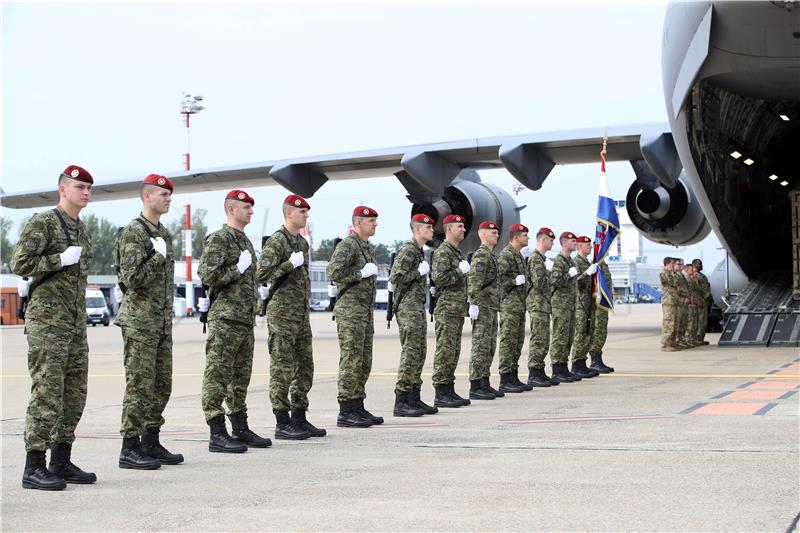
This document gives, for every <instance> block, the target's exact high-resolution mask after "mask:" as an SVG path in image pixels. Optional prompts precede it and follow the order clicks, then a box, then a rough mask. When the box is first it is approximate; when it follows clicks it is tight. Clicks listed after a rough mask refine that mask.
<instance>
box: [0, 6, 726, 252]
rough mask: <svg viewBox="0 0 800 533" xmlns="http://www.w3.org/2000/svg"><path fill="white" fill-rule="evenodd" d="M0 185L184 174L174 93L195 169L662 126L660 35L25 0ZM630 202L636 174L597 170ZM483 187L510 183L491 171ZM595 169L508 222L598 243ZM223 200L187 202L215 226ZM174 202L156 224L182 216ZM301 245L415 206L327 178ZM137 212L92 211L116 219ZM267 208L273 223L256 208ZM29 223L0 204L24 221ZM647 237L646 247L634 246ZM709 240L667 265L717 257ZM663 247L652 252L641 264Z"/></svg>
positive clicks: (12, 17)
mask: <svg viewBox="0 0 800 533" xmlns="http://www.w3.org/2000/svg"><path fill="white" fill-rule="evenodd" d="M2 10H3V52H2V54H3V114H2V116H3V118H2V121H3V144H2V148H3V154H2V160H3V162H2V172H3V175H2V187H3V188H4V189H5V190H6V191H8V192H20V191H26V190H32V189H43V188H50V187H53V186H54V185H55V181H56V179H57V176H58V174H59V172H60V171H61V170H62V169H63V168H64V167H66V166H67V165H68V164H71V163H75V164H79V165H82V166H85V167H86V168H87V169H88V170H89V171H90V172H91V173H92V174H93V176H94V177H95V180H96V182H102V181H109V180H118V179H120V178H137V177H139V178H140V177H143V176H144V175H146V174H148V173H150V172H159V173H167V172H172V171H178V170H181V166H182V159H181V154H183V153H184V152H185V151H186V137H185V129H184V127H183V124H182V122H181V117H180V115H179V113H178V108H179V105H178V104H179V102H180V99H181V94H182V92H183V91H186V92H189V93H191V94H202V95H203V96H204V97H205V101H204V104H205V105H206V107H207V109H206V110H204V111H202V112H201V113H200V114H198V115H196V116H195V117H194V119H193V121H192V128H191V132H192V145H191V154H192V167H193V169H202V168H208V167H217V166H225V165H237V164H244V163H249V162H258V161H268V160H274V159H286V158H291V157H295V156H308V155H316V154H328V153H338V152H349V151H354V150H362V149H370V148H381V147H387V146H400V145H407V144H419V143H427V142H439V141H449V140H455V139H463V138H470V137H489V136H495V135H509V134H520V133H532V132H541V131H553V130H564V129H572V128H585V127H594V126H600V127H602V126H605V125H619V124H632V123H641V122H658V121H666V112H665V107H664V99H663V95H662V89H661V68H660V39H661V31H662V24H663V16H664V11H665V4H664V3H662V2H654V3H637V4H632V3H625V4H623V3H617V4H599V3H588V4H576V3H563V2H559V3H557V4H555V3H553V4H546V3H536V4H526V3H521V2H513V3H508V4H504V5H502V4H499V3H497V2H492V3H491V4H488V3H486V4H483V3H475V2H472V3H468V4H456V3H438V4H437V3H429V2H426V3H424V4H423V3H421V2H417V3H411V4H399V3H394V4H387V3H382V4H379V5H364V4H353V3H351V4H338V3H333V2H326V3H307V2H300V3H298V2H293V3H292V4H291V5H288V4H268V3H242V4H236V5H230V4H228V3H225V4H223V3H218V4H213V3H203V4H196V5H192V4H169V5H159V4H152V3H142V4H118V3H114V4H110V3H108V4H102V3H90V4H71V3H59V4H30V3H24V4H23V3H13V2H4V3H3V5H2ZM608 172H609V178H610V184H611V189H612V191H613V192H614V193H615V194H616V195H617V196H620V197H622V196H624V194H625V192H626V191H627V188H628V186H629V184H630V183H631V181H632V180H633V179H634V175H633V172H632V170H631V169H630V166H629V165H628V164H627V163H617V164H612V165H609V167H608ZM482 176H483V179H484V180H486V181H490V182H493V183H496V184H497V185H499V186H501V187H504V188H506V189H509V190H510V189H511V186H512V184H513V178H512V177H511V176H510V175H509V174H508V173H507V172H505V171H490V172H483V173H482ZM597 176H598V173H597V165H580V166H571V167H557V168H556V169H555V170H554V171H553V172H552V174H551V175H550V177H549V178H548V179H547V181H546V182H545V184H544V186H543V187H542V189H541V190H539V191H537V192H532V191H528V190H525V191H523V192H521V193H520V194H519V195H518V196H517V197H516V200H517V203H518V204H527V206H528V207H527V208H526V209H525V210H524V211H523V212H522V221H523V223H525V224H527V225H528V226H531V227H539V226H543V225H547V226H550V227H552V228H553V229H555V230H556V231H563V230H567V229H568V230H571V231H574V232H576V233H579V234H589V235H591V234H592V233H593V229H594V216H595V209H596V205H597V196H596V191H597ZM225 192H226V191H219V192H213V193H203V194H193V195H192V196H191V203H192V205H193V207H194V208H195V209H196V208H199V207H203V208H207V209H208V210H209V216H208V217H207V219H206V222H207V223H208V225H209V227H210V228H211V229H215V228H217V227H219V226H220V225H221V224H222V223H223V222H224V214H223V212H222V207H221V204H222V201H221V198H222V197H223V195H224V193H225ZM248 192H250V193H251V194H252V195H253V196H254V197H255V198H256V201H257V203H256V214H255V216H254V218H253V222H252V223H251V225H250V226H249V227H248V229H247V232H248V234H250V235H251V236H252V237H253V238H254V239H255V238H256V237H257V236H260V235H261V229H262V226H265V227H266V229H267V231H269V232H271V231H272V230H274V229H276V228H277V227H278V226H279V225H280V223H281V222H282V220H281V218H280V209H279V207H280V202H281V200H282V198H283V197H284V196H285V195H286V194H287V191H285V190H284V189H282V188H280V187H277V186H273V187H263V188H257V189H249V190H248ZM186 198H187V197H186V195H178V196H176V201H174V202H173V208H172V211H171V212H170V213H169V214H168V215H167V217H166V221H169V220H172V219H174V218H176V217H178V216H179V214H180V212H181V211H182V205H183V204H184V203H185V201H186ZM310 201H311V205H312V210H311V215H312V216H311V219H310V222H311V225H312V230H313V232H314V240H315V241H317V242H319V240H321V239H324V238H330V237H334V236H337V235H343V234H344V232H345V231H346V228H347V224H348V221H349V213H350V211H351V209H352V207H353V206H355V205H357V204H358V203H365V204H368V205H370V206H373V207H374V208H376V209H377V210H378V211H379V213H380V214H381V216H380V218H379V228H378V234H377V235H376V237H375V240H376V242H385V243H391V242H392V241H394V240H395V239H405V238H407V236H408V226H407V220H408V216H409V211H410V204H408V202H407V200H406V199H405V191H404V189H403V188H402V187H401V186H400V185H399V183H398V182H397V181H396V179H395V178H394V177H392V176H389V177H381V178H376V179H371V180H361V181H344V182H330V183H328V184H326V185H325V186H324V187H323V188H322V189H321V190H320V191H319V192H317V194H316V195H315V196H314V197H313V198H312V199H311V200H310ZM139 209H140V202H139V201H138V200H129V201H117V202H98V203H93V204H90V206H89V207H88V208H87V209H86V210H85V211H84V213H87V214H88V213H95V214H97V215H98V216H101V217H105V218H109V219H111V220H113V221H114V223H115V224H118V225H123V224H124V223H126V222H127V221H128V220H130V219H131V218H132V217H134V216H136V214H137V213H138V212H139ZM267 209H268V210H269V212H268V213H267V211H266V210H267ZM33 212H34V211H33V210H4V212H3V216H5V217H8V218H11V219H12V220H14V221H15V222H16V224H15V228H14V229H13V230H12V236H16V234H17V231H18V230H19V227H18V223H19V221H20V220H22V219H23V218H24V217H27V216H30V215H31V214H32V213H33ZM645 242H647V241H645ZM718 246H719V244H718V242H717V240H716V239H715V238H714V237H713V235H712V236H709V237H708V238H707V239H706V240H705V241H704V242H703V243H701V244H699V245H696V246H693V247H690V248H688V249H685V250H681V251H679V252H678V254H680V255H683V256H686V257H689V256H692V257H695V256H698V257H699V256H702V257H704V259H705V260H706V262H707V263H710V264H711V265H713V264H714V263H715V262H716V261H717V260H719V259H721V258H722V254H721V252H719V251H718V250H716V248H717V247H718ZM665 254H675V251H674V249H670V248H667V247H663V246H658V245H655V244H652V243H649V244H648V246H647V248H646V255H648V257H649V258H650V260H649V262H656V263H660V258H661V257H662V256H663V255H665Z"/></svg>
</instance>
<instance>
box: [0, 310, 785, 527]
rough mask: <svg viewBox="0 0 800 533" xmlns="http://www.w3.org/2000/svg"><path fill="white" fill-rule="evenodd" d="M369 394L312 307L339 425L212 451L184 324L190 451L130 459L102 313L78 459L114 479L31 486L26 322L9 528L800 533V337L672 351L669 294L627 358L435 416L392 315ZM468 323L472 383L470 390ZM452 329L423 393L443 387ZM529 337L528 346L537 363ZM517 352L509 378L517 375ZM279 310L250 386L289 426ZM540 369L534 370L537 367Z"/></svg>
mask: <svg viewBox="0 0 800 533" xmlns="http://www.w3.org/2000/svg"><path fill="white" fill-rule="evenodd" d="M375 319H376V328H375V329H376V335H375V348H374V364H373V373H372V376H371V379H370V381H369V383H368V384H367V394H368V398H367V400H366V405H367V407H368V408H369V409H370V410H371V411H372V412H373V413H375V414H380V415H382V416H384V417H385V418H386V423H385V424H383V425H382V426H374V427H372V428H368V429H352V428H348V429H346V428H337V427H336V414H337V411H338V405H337V402H336V373H337V368H338V344H337V339H336V329H335V323H334V322H332V321H331V315H330V314H329V313H314V314H312V329H313V331H314V335H315V337H314V356H315V365H316V370H315V382H314V388H313V389H312V390H311V393H310V402H311V410H310V412H309V420H311V421H312V422H313V423H315V424H316V425H318V426H320V427H325V428H326V429H327V430H328V436H327V437H325V438H321V439H318V438H317V439H308V440H305V441H299V442H293V441H284V440H278V441H276V440H273V445H272V447H271V448H268V449H250V450H249V451H248V452H247V453H245V454H241V455H227V454H218V453H209V452H208V449H207V438H208V427H207V426H206V424H205V422H204V419H203V413H202V410H201V408H200V394H199V393H200V386H201V382H202V375H203V368H204V362H205V357H204V342H205V337H204V335H203V334H202V332H201V326H200V324H199V323H198V322H197V320H196V319H195V318H185V319H177V320H176V322H175V329H174V336H173V337H174V385H173V393H172V398H171V400H170V403H169V405H168V406H167V409H166V412H165V413H164V416H165V418H166V421H167V422H166V425H165V426H164V427H163V428H162V441H163V442H164V443H165V444H166V446H167V447H168V448H169V449H170V450H171V451H173V452H180V453H183V454H184V456H185V457H186V461H185V463H184V464H182V465H178V466H162V468H161V469H160V470H156V471H132V470H122V469H119V468H118V467H117V457H118V454H119V448H120V444H121V441H120V437H119V433H118V429H119V419H120V412H121V402H122V394H123V390H124V386H125V382H124V375H123V365H122V339H121V336H120V331H119V329H118V328H117V327H114V326H110V327H105V328H104V327H102V326H101V327H89V328H88V335H89V346H90V356H89V357H90V376H89V394H88V399H87V405H86V410H85V412H84V415H83V419H82V420H81V423H80V425H79V426H78V430H77V432H78V439H77V441H76V443H75V445H74V450H73V460H74V462H75V463H77V464H78V465H79V466H81V467H82V468H84V469H86V470H91V471H94V472H96V473H97V476H98V482H97V483H96V484H94V485H83V486H81V485H69V486H68V487H67V489H66V490H64V491H61V492H43V491H34V490H25V489H23V488H22V487H21V484H20V478H21V476H22V470H23V466H24V459H25V453H24V446H23V440H22V433H23V428H24V418H25V409H26V405H27V400H28V395H29V389H30V378H29V376H28V372H27V360H26V353H27V352H26V343H25V337H24V335H23V331H22V329H21V328H13V327H12V328H3V330H2V332H0V335H1V336H2V388H3V391H2V401H3V404H2V440H1V441H0V444H1V445H2V470H1V471H2V496H0V510H1V511H2V514H0V520H2V523H1V524H0V527H1V528H2V530H3V531H42V530H45V531H111V530H113V531H150V530H154V531H177V530H182V531H183V530H191V531H227V530H230V531H242V530H269V531H308V530H323V531H367V530H374V531H429V530H447V531H537V530H540V531H633V530H636V531H777V532H784V531H793V530H796V528H797V517H798V511H800V489H799V488H798V487H799V484H798V480H799V479H800V464H799V459H800V458H799V456H798V450H799V449H800V444H798V443H799V442H800V415H799V411H798V397H800V394H798V392H800V349H798V348H797V347H787V348H774V347H771V348H764V347H746V348H742V347H740V348H730V347H729V348H719V347H717V346H715V342H716V339H717V337H718V335H716V334H709V335H708V336H707V340H709V341H711V345H710V346H706V347H702V348H696V349H693V350H687V351H681V352H670V353H664V352H661V351H660V349H659V348H660V343H659V334H660V331H659V326H660V320H661V311H660V306H657V305H647V304H641V305H620V306H618V309H617V311H616V313H615V315H613V316H612V317H611V320H610V324H609V339H608V342H607V344H606V349H605V351H604V356H603V357H604V360H605V361H606V363H607V364H609V365H611V366H613V367H615V368H616V372H615V373H613V374H609V375H604V376H601V377H598V378H595V379H590V380H584V381H582V382H580V383H575V384H562V385H560V386H558V387H554V388H550V389H534V390H533V391H531V392H526V393H522V394H508V395H506V397H505V398H500V399H497V400H494V401H484V402H481V401H473V404H472V405H471V406H468V407H462V408H458V409H441V410H440V412H439V414H436V415H431V416H424V417H421V418H395V417H393V416H392V405H393V401H394V395H393V389H394V382H395V375H396V370H397V364H398V361H399V353H400V343H399V341H398V338H397V326H396V324H393V325H392V327H391V329H389V330H387V329H386V322H385V312H383V311H376V312H375ZM470 343H471V334H470V326H469V324H467V325H466V326H465V334H464V337H463V344H462V359H461V362H460V364H459V366H458V370H457V372H458V374H457V378H458V381H457V382H456V385H457V390H458V391H459V392H460V393H462V395H466V393H467V389H468V386H469V382H468V380H467V368H468V359H469V347H470ZM433 351H434V337H433V325H432V324H431V325H429V328H428V358H427V364H426V366H425V368H424V371H423V380H424V382H425V383H424V385H423V399H424V400H428V401H429V403H432V401H433V388H432V387H431V385H430V374H431V366H432V359H433ZM526 359H527V342H526V345H525V348H524V349H523V359H522V361H523V365H522V366H523V368H524V367H525V364H524V362H525V361H526ZM496 365H497V360H496V358H495V363H494V365H493V368H492V371H493V379H492V381H493V384H494V385H495V386H497V380H498V378H497V373H496V371H497V370H496V369H497V366H496ZM268 368H269V364H268V355H267V349H266V331H265V327H264V324H263V323H260V324H259V325H258V327H257V329H256V356H255V362H254V368H253V379H252V381H251V386H250V392H249V416H250V423H251V428H252V429H254V430H255V431H256V432H258V433H259V434H261V435H262V436H268V437H273V432H274V418H273V417H272V412H271V407H270V406H269V402H268V398H267V394H266V384H267V382H268V379H269V378H268ZM521 374H523V375H527V372H526V371H525V372H522V373H521Z"/></svg>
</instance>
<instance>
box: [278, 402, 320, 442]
mask: <svg viewBox="0 0 800 533" xmlns="http://www.w3.org/2000/svg"><path fill="white" fill-rule="evenodd" d="M272 412H273V413H275V422H276V424H275V438H276V439H286V440H305V439H307V438H308V437H310V436H311V433H309V432H308V431H306V430H305V429H300V428H299V427H297V426H293V425H292V419H291V418H289V411H276V410H274V409H273V411H272Z"/></svg>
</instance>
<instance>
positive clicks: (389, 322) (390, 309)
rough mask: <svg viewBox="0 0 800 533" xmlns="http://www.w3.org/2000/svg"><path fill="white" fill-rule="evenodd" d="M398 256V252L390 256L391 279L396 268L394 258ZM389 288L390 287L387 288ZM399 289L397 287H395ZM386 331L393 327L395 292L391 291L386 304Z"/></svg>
mask: <svg viewBox="0 0 800 533" xmlns="http://www.w3.org/2000/svg"><path fill="white" fill-rule="evenodd" d="M396 256H397V252H392V255H391V256H389V277H390V279H391V276H392V267H393V266H394V258H395V257H396ZM386 283H387V284H388V283H390V282H389V281H387V282H386ZM387 288H388V287H387ZM395 288H397V287H395ZM386 304H387V305H386V329H389V328H390V327H391V325H392V315H393V314H394V291H389V297H388V299H387V302H386Z"/></svg>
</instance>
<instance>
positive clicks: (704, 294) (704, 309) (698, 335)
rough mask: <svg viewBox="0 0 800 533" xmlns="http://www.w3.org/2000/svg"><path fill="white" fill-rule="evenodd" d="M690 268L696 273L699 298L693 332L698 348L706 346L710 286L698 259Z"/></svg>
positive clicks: (701, 262) (701, 263)
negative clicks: (695, 326)
mask: <svg viewBox="0 0 800 533" xmlns="http://www.w3.org/2000/svg"><path fill="white" fill-rule="evenodd" d="M692 266H694V269H695V270H696V271H697V278H696V279H695V281H696V282H697V287H698V291H699V298H700V308H699V309H698V315H697V330H696V331H695V339H696V340H697V342H698V346H707V345H708V341H707V340H705V336H706V325H707V324H708V299H709V298H710V297H711V285H709V283H708V278H707V277H706V275H705V274H703V261H701V260H700V259H694V260H692Z"/></svg>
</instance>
